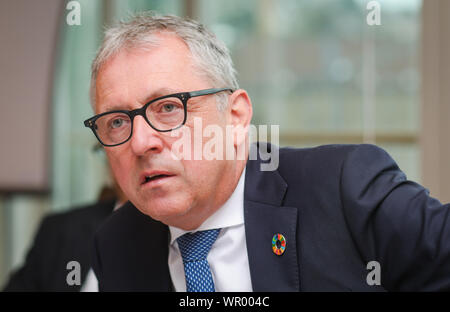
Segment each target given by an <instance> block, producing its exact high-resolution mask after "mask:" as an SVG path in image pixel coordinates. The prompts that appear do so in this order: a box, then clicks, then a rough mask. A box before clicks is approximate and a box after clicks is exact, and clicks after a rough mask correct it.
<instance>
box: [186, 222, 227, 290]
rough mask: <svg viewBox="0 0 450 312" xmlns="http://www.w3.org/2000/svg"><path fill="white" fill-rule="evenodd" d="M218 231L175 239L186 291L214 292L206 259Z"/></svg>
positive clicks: (196, 233) (200, 232)
mask: <svg viewBox="0 0 450 312" xmlns="http://www.w3.org/2000/svg"><path fill="white" fill-rule="evenodd" d="M219 232H220V229H215V230H208V231H199V232H195V233H192V234H191V233H187V234H184V235H183V236H181V237H179V238H177V242H178V247H179V249H180V252H181V257H182V258H183V264H184V274H185V276H186V291H188V292H198V291H202V292H214V291H215V289H214V281H213V279H212V275H211V270H210V268H209V264H208V261H207V260H206V257H207V256H208V253H209V250H210V249H211V246H212V245H213V244H214V242H215V241H216V239H217V236H218V235H219Z"/></svg>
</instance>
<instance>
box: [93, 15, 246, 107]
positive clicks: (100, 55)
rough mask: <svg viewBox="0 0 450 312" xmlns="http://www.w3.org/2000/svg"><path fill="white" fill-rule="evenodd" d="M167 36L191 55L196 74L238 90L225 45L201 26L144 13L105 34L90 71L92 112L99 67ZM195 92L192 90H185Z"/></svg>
mask: <svg viewBox="0 0 450 312" xmlns="http://www.w3.org/2000/svg"><path fill="white" fill-rule="evenodd" d="M158 32H168V33H173V34H175V35H177V36H178V37H179V38H180V39H182V40H183V41H184V42H185V43H186V44H187V46H188V47H189V50H190V51H191V53H192V57H193V61H194V64H195V65H196V67H197V70H198V73H199V74H201V75H205V76H206V77H207V78H208V79H209V80H210V81H211V82H212V84H213V85H214V87H230V88H232V89H234V90H236V89H239V85H238V82H237V79H236V70H235V69H234V66H233V61H232V60H231V56H230V53H229V51H228V49H227V47H226V46H225V44H224V43H223V42H222V41H220V40H219V39H218V38H217V37H216V36H215V35H214V34H213V33H212V32H210V31H209V30H207V29H206V28H205V27H204V26H203V25H202V24H200V23H198V22H196V21H194V20H191V19H188V18H181V17H178V16H174V15H166V16H160V15H155V14H154V13H153V12H144V13H139V14H137V15H134V16H131V17H130V19H129V20H128V21H121V22H119V23H118V24H117V25H115V26H113V27H111V28H109V29H107V30H106V32H105V37H104V39H103V42H102V45H101V46H100V49H99V50H98V52H97V55H96V57H95V59H94V61H93V62H92V67H91V87H90V96H91V104H92V107H93V108H94V110H95V92H96V91H95V85H96V80H97V75H98V72H99V70H100V68H101V66H102V65H103V64H104V63H105V62H106V61H107V60H108V59H109V58H110V57H113V56H114V55H116V54H117V53H119V52H120V51H122V50H123V49H133V48H141V49H146V48H151V47H152V46H153V47H154V46H156V45H157V44H158V40H157V38H156V37H155V34H156V33H158ZM187 91H194V90H187ZM216 96H218V98H219V99H220V100H219V101H217V102H218V108H219V109H220V110H224V109H225V107H226V106H227V102H228V101H227V97H226V94H224V93H223V92H222V93H218V94H217V95H216Z"/></svg>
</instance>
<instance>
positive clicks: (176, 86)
mask: <svg viewBox="0 0 450 312" xmlns="http://www.w3.org/2000/svg"><path fill="white" fill-rule="evenodd" d="M158 37H159V38H160V39H161V40H160V42H159V44H158V46H156V47H153V48H151V49H149V50H139V49H134V50H131V51H125V50H124V51H122V52H120V53H119V54H118V55H116V56H114V57H113V58H111V59H110V60H108V61H107V62H106V63H105V64H104V65H103V66H102V68H101V69H100V71H99V74H98V78H97V84H96V103H97V104H96V113H97V114H98V113H103V112H107V111H111V110H117V109H125V110H132V109H136V108H140V107H142V106H143V105H145V104H146V103H147V102H148V101H150V100H152V99H154V98H156V97H159V96H163V95H168V94H172V93H177V92H186V91H196V90H202V89H208V88H212V87H213V86H212V85H211V84H210V83H209V82H208V80H206V79H205V78H204V77H202V76H200V75H198V74H196V71H195V68H194V64H193V62H192V60H191V53H190V51H189V49H188V47H187V46H186V44H185V43H184V42H183V41H181V40H180V39H178V38H177V37H175V36H174V35H170V34H161V35H158ZM187 109H188V115H187V121H186V124H185V126H186V127H188V128H191V129H192V127H193V124H194V117H198V118H201V120H202V126H203V128H204V127H206V126H207V125H210V124H214V125H218V126H220V127H221V128H222V129H225V126H226V125H227V124H228V123H230V120H231V118H232V117H231V115H230V113H229V110H227V111H225V112H220V111H218V109H217V106H216V97H215V96H214V95H207V96H200V97H195V98H191V99H190V100H189V102H188V107H187ZM191 133H193V131H191ZM223 133H225V131H224V132H223ZM177 139H178V138H177V137H171V134H170V132H167V133H162V132H158V131H156V130H154V129H152V128H151V127H150V126H149V125H148V124H147V123H146V121H145V120H144V119H143V117H142V116H137V117H135V119H134V125H133V135H132V137H131V139H130V140H129V141H128V142H126V143H124V144H122V145H119V146H115V147H106V148H105V149H106V153H107V156H108V159H109V161H110V164H111V168H112V170H113V173H114V176H115V179H116V180H117V181H118V183H119V185H120V187H121V188H122V190H123V191H124V193H125V194H126V196H127V197H128V199H129V200H130V201H131V202H132V203H133V204H134V205H135V206H136V207H137V208H138V209H139V210H140V211H141V212H143V213H144V214H147V215H149V216H151V217H152V218H154V219H156V220H160V221H162V222H163V223H165V224H168V225H173V226H177V227H180V228H184V229H190V228H195V227H198V226H199V225H200V224H198V220H204V219H205V218H206V217H207V216H208V215H210V214H211V209H216V208H217V206H220V205H222V204H223V203H224V201H225V200H226V199H227V198H228V196H229V193H230V189H229V186H228V185H229V184H230V182H231V184H232V183H233V179H234V176H232V175H230V173H229V172H230V166H233V164H232V163H231V162H230V161H224V160H204V159H203V160H185V159H181V160H175V158H174V157H173V154H172V151H171V148H172V145H173V143H174V142H175V141H176V140H177ZM192 146H194V144H192ZM231 171H232V170H231ZM152 175H163V177H161V178H157V179H155V180H151V181H149V182H148V181H147V182H146V178H145V177H147V176H152ZM231 191H232V189H231Z"/></svg>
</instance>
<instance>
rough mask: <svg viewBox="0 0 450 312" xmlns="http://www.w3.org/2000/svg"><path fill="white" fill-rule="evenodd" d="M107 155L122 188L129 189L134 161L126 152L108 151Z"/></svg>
mask: <svg viewBox="0 0 450 312" xmlns="http://www.w3.org/2000/svg"><path fill="white" fill-rule="evenodd" d="M107 156H108V161H109V164H110V166H111V170H112V172H113V174H114V178H115V180H116V181H117V183H118V184H119V186H120V187H121V188H122V189H127V185H128V184H129V180H130V178H131V175H130V173H131V172H132V171H131V164H132V162H131V161H130V159H129V158H127V157H126V155H125V154H124V153H118V152H116V151H114V152H109V153H107Z"/></svg>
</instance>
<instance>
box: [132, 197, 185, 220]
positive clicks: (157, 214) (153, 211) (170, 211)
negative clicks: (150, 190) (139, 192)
mask: <svg viewBox="0 0 450 312" xmlns="http://www.w3.org/2000/svg"><path fill="white" fill-rule="evenodd" d="M189 203H190V201H189V200H186V199H184V200H182V199H175V198H174V199H170V198H157V199H153V200H149V201H146V202H143V203H142V204H141V205H139V206H136V207H137V208H138V209H139V210H140V211H141V212H142V213H143V214H146V215H148V216H150V217H151V218H152V219H154V220H157V221H161V222H162V223H164V224H166V225H170V224H167V221H168V220H171V219H178V218H179V217H183V216H184V215H186V214H187V213H188V212H189V210H190V207H191V205H190V204H189Z"/></svg>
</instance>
